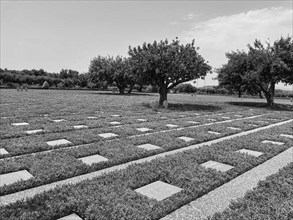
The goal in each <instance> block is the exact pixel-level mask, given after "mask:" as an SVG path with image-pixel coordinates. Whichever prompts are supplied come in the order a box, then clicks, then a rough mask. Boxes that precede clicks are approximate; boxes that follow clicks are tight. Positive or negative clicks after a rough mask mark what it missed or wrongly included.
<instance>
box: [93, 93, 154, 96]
mask: <svg viewBox="0 0 293 220" xmlns="http://www.w3.org/2000/svg"><path fill="white" fill-rule="evenodd" d="M90 94H93V95H107V96H109V95H110V96H157V94H153V93H114V92H91V93H90Z"/></svg>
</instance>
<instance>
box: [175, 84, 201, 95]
mask: <svg viewBox="0 0 293 220" xmlns="http://www.w3.org/2000/svg"><path fill="white" fill-rule="evenodd" d="M196 91H197V88H196V87H195V86H193V85H191V84H190V83H184V84H180V85H178V86H176V88H175V89H174V92H175V93H176V92H179V93H195V92H196Z"/></svg>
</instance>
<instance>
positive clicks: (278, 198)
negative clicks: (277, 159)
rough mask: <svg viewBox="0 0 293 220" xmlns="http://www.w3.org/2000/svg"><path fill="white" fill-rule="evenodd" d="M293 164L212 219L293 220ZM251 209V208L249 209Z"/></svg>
mask: <svg viewBox="0 0 293 220" xmlns="http://www.w3.org/2000/svg"><path fill="white" fill-rule="evenodd" d="M292 198H293V162H292V163H290V164H289V165H287V166H286V167H285V168H283V169H281V170H280V171H279V172H278V173H276V174H273V175H271V176H269V177H267V178H266V180H264V181H261V182H259V183H258V185H257V187H256V188H255V189H253V190H251V191H249V192H247V193H246V195H245V196H244V197H243V198H241V199H238V200H236V201H232V202H231V204H230V206H229V208H228V209H226V210H225V211H223V212H222V213H216V214H214V215H213V216H212V217H211V218H210V219H212V220H218V219H237V218H239V217H240V216H241V218H243V219H251V217H252V216H253V218H254V219H292V218H293V212H292V205H293V204H292ZM247 207H249V208H247Z"/></svg>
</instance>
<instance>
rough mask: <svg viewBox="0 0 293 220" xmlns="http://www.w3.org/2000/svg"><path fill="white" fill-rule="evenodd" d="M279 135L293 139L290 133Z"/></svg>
mask: <svg viewBox="0 0 293 220" xmlns="http://www.w3.org/2000/svg"><path fill="white" fill-rule="evenodd" d="M280 136H281V137H287V138H291V139H293V135H290V134H280Z"/></svg>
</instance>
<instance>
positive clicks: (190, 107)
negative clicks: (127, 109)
mask: <svg viewBox="0 0 293 220" xmlns="http://www.w3.org/2000/svg"><path fill="white" fill-rule="evenodd" d="M142 105H143V106H144V107H146V108H151V107H150V104H149V103H142ZM161 109H163V107H161ZM158 110H160V108H159V109H158ZM168 110H170V111H209V112H216V111H220V110H222V108H221V107H220V106H216V105H197V104H182V103H169V105H168Z"/></svg>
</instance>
